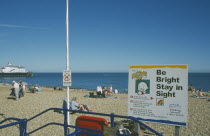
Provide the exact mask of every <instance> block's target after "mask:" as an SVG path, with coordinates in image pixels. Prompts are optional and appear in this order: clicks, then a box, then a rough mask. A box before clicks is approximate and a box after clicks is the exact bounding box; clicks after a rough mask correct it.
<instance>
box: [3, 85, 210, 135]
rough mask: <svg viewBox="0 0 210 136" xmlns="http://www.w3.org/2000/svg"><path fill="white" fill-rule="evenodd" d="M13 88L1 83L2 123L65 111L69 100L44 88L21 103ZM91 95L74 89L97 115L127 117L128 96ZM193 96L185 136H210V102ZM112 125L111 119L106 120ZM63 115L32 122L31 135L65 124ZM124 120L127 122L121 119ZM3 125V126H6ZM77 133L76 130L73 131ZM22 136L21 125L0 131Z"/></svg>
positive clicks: (164, 128)
mask: <svg viewBox="0 0 210 136" xmlns="http://www.w3.org/2000/svg"><path fill="white" fill-rule="evenodd" d="M11 88H12V86H11V85H8V86H5V85H3V84H0V105H1V106H0V121H2V120H4V119H5V118H9V117H15V118H21V119H24V118H26V119H29V118H31V117H33V116H34V115H36V114H38V113H40V112H42V111H44V110H46V109H48V108H61V107H62V101H63V99H64V98H65V97H66V91H65V90H63V91H59V90H53V88H47V87H42V92H41V93H35V94H33V93H30V92H28V89H26V93H25V96H24V98H23V99H20V100H18V101H16V100H14V99H13V98H14V97H10V96H9V94H10V92H11V90H10V89H11ZM87 94H89V92H88V91H82V90H81V89H80V90H79V91H77V90H76V89H70V100H71V98H72V97H77V98H78V100H77V102H78V103H82V104H86V105H89V106H90V107H91V109H92V110H93V111H94V112H99V113H107V114H110V113H114V114H117V115H125V116H126V115H127V100H128V98H127V94H114V96H115V97H120V98H103V99H100V98H98V99H96V98H85V97H84V96H85V95H87ZM192 95H193V94H191V93H190V92H189V102H188V104H189V106H188V126H187V127H181V136H209V135H210V101H207V99H198V98H193V97H191V96H192ZM80 115H85V114H79V113H76V114H70V123H71V125H75V119H76V118H77V117H78V116H80ZM104 118H105V119H107V120H108V122H110V118H109V117H104ZM63 120H64V118H63V114H59V113H57V112H53V111H49V112H47V113H45V114H43V115H41V116H39V117H37V118H36V119H34V120H31V121H29V122H28V126H27V132H31V131H32V130H34V129H36V128H38V127H40V126H43V125H45V124H47V123H50V122H57V123H63ZM117 120H123V119H117ZM10 122H12V121H7V122H5V123H3V124H8V123H10ZM3 124H0V125H3ZM150 125H151V127H152V128H153V129H155V130H157V131H158V132H163V133H164V135H165V136H172V135H174V128H175V127H174V126H172V125H165V124H157V123H150ZM72 131H73V130H72ZM63 132H64V131H63V127H61V126H55V125H51V126H47V127H45V128H43V129H41V130H39V131H36V132H35V133H33V134H31V136H63ZM17 135H19V129H18V125H16V126H13V127H9V128H4V129H1V130H0V136H17Z"/></svg>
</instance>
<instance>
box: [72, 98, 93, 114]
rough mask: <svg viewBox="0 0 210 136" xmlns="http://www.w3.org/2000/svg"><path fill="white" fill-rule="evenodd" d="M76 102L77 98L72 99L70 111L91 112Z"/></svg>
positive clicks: (85, 106)
mask: <svg viewBox="0 0 210 136" xmlns="http://www.w3.org/2000/svg"><path fill="white" fill-rule="evenodd" d="M76 100H77V97H73V98H72V101H71V102H70V107H71V109H72V110H81V111H88V112H90V111H92V110H90V109H89V108H88V106H87V105H84V104H78V103H77V102H76Z"/></svg>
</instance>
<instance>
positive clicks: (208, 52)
mask: <svg viewBox="0 0 210 136" xmlns="http://www.w3.org/2000/svg"><path fill="white" fill-rule="evenodd" d="M65 4H66V3H65V0H18V1H17V0H10V1H8V0H1V1H0V67H2V66H4V65H6V64H7V63H8V61H11V62H12V63H13V64H15V65H21V66H25V67H26V68H27V69H28V70H30V71H33V72H62V71H63V70H65V69H66V33H65V28H66V26H65V16H66V15H65V14H66V13H65V12H66V9H65ZM69 15H70V16H69V23H70V25H69V29H70V31H69V32H70V36H69V41H70V43H69V47H70V51H69V52H70V68H71V70H72V72H127V71H128V68H129V66H130V65H148V64H149V65H153V64H188V66H189V72H210V61H209V58H210V57H209V56H210V1H209V0H69Z"/></svg>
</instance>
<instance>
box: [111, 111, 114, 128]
mask: <svg viewBox="0 0 210 136" xmlns="http://www.w3.org/2000/svg"><path fill="white" fill-rule="evenodd" d="M110 117H111V127H114V113H111V116H110Z"/></svg>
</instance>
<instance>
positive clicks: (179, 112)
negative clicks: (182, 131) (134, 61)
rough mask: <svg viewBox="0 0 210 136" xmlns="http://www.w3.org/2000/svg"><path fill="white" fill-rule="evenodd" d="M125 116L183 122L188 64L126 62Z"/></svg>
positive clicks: (186, 109) (162, 121)
mask: <svg viewBox="0 0 210 136" xmlns="http://www.w3.org/2000/svg"><path fill="white" fill-rule="evenodd" d="M128 96H129V98H128V116H134V117H138V118H139V119H140V120H141V121H147V122H156V123H164V124H171V125H176V126H187V114H188V66H187V65H139V66H130V69H129V84H128Z"/></svg>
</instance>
